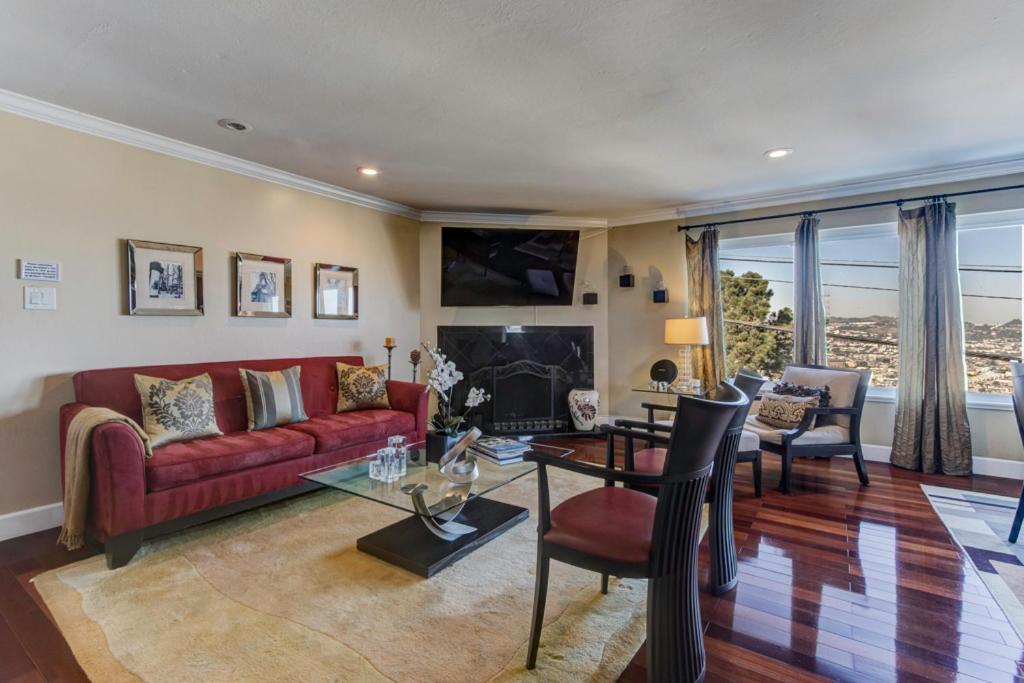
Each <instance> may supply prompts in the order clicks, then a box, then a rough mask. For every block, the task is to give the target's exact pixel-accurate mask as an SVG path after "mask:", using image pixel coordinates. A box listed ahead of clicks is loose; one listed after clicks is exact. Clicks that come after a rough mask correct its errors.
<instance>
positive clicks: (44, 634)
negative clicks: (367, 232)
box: [0, 440, 1024, 683]
mask: <svg viewBox="0 0 1024 683" xmlns="http://www.w3.org/2000/svg"><path fill="white" fill-rule="evenodd" d="M560 443H562V444H565V443H566V442H565V441H564V440H560ZM574 446H575V447H576V448H577V449H578V450H579V453H580V456H581V457H583V458H586V459H595V460H598V461H600V460H603V446H602V445H600V444H599V443H598V442H595V441H585V440H580V441H578V442H574ZM868 468H869V473H870V476H871V486H870V487H868V488H867V489H862V488H861V487H860V486H859V485H858V483H857V477H856V474H855V473H854V469H853V464H852V463H851V462H850V461H849V460H845V459H839V458H836V459H834V460H831V461H829V460H799V461H798V462H797V464H796V465H795V469H794V480H793V481H794V492H793V495H791V496H783V495H781V494H780V493H778V492H777V491H775V490H773V487H774V486H775V485H776V483H777V482H778V476H779V467H778V459H777V458H775V457H773V456H771V455H766V456H765V475H764V476H765V495H764V497H763V498H760V499H758V498H755V497H754V494H753V486H752V484H751V476H750V465H740V466H739V468H738V470H737V476H736V488H737V491H736V506H735V526H736V542H737V549H738V555H739V560H740V581H739V586H738V587H737V588H736V590H734V591H732V592H731V593H729V594H727V595H725V596H722V597H719V598H714V597H711V596H710V595H708V594H707V593H702V596H701V610H702V616H703V620H704V623H705V646H706V648H707V654H708V675H707V680H708V681H709V682H710V681H820V680H830V679H831V680H843V681H870V680H879V681H894V680H900V681H953V680H957V681H1004V680H1005V681H1012V680H1017V679H1024V644H1022V643H1021V641H1020V640H1019V639H1018V637H1017V635H1016V633H1015V632H1014V631H1013V629H1012V628H1011V627H1010V625H1009V623H1008V622H1007V621H1006V618H1005V617H1004V616H1003V614H1002V612H1001V611H1000V610H999V607H998V605H996V603H995V601H994V600H993V599H992V598H991V596H990V595H989V594H988V592H987V590H986V589H985V587H984V585H983V584H982V583H981V580H980V578H979V577H978V576H977V574H976V573H975V572H974V570H973V568H972V567H971V565H970V562H969V561H968V560H967V558H966V557H964V556H963V555H962V554H961V553H960V551H959V550H958V548H957V546H956V545H955V544H954V542H953V541H952V539H950V538H949V535H948V534H947V533H946V531H945V528H944V527H943V526H942V523H941V522H940V521H939V519H938V517H937V516H936V515H935V513H934V512H933V511H932V508H931V506H930V505H929V504H928V501H927V500H926V499H925V497H924V494H922V493H921V489H920V486H919V485H920V484H921V483H931V484H935V485H939V486H947V487H951V488H967V489H973V490H976V491H985V492H988V493H996V494H1001V495H1010V496H1016V495H1017V493H1018V491H1019V484H1018V483H1017V482H1013V481H1009V480H1004V479H994V478H990V477H974V478H972V479H962V478H956V477H941V476H925V475H920V474H915V473H911V472H905V471H902V470H896V469H893V468H890V467H889V466H888V465H882V464H875V463H871V464H869V465H868ZM56 537H57V532H56V530H50V531H44V532H40V533H38V534H32V535H31V536H24V537H21V538H17V539H12V540H9V541H4V542H2V543H0V615H2V619H0V680H2V681H26V682H27V681H82V680H86V678H85V675H84V673H83V672H82V670H81V668H80V667H79V666H78V664H77V663H76V662H75V659H74V657H73V656H72V654H71V652H70V650H69V649H68V647H67V645H66V644H65V642H64V640H63V638H62V637H61V635H60V632H59V631H58V630H57V628H56V627H55V626H54V625H53V623H52V622H51V621H50V619H49V617H48V615H47V612H46V609H45V608H44V607H43V606H42V603H41V601H40V600H39V599H38V595H37V594H36V592H35V589H34V588H33V587H32V584H31V583H30V579H31V578H32V577H33V576H35V575H36V574H38V573H40V572H42V571H45V570H47V569H51V568H54V567H59V566H62V565H65V564H68V563H70V562H74V561H77V560H79V559H82V558H83V557H86V556H88V555H89V554H91V553H92V552H96V550H95V549H83V550H82V551H78V552H75V553H67V552H65V551H63V550H61V549H60V548H59V547H57V546H56V545H55V541H56ZM706 546H707V544H706V543H705V544H704V546H703V547H702V555H701V581H702V582H704V581H706V578H707V559H708V558H707V547H706ZM596 580H597V578H596V576H595V581H596ZM613 590H614V584H613ZM643 680H645V670H644V651H643V649H642V648H641V650H640V651H639V652H638V653H637V655H636V657H634V659H633V662H632V663H631V664H630V666H629V667H628V668H627V670H626V671H625V672H624V673H623V675H622V677H621V678H620V681H624V682H627V683H632V682H634V681H643Z"/></svg>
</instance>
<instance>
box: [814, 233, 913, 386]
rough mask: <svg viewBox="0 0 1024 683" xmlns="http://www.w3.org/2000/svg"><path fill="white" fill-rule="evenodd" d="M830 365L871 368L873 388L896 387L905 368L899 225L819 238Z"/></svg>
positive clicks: (820, 236)
mask: <svg viewBox="0 0 1024 683" xmlns="http://www.w3.org/2000/svg"><path fill="white" fill-rule="evenodd" d="M818 253H819V258H820V261H821V282H822V296H823V297H824V299H825V337H826V343H827V344H828V364H829V365H831V366H832V367H837V368H871V385H872V386H876V387H894V386H896V379H897V376H898V368H899V347H898V345H897V330H898V319H897V317H896V316H897V307H898V306H899V240H898V239H897V237H896V225H895V224H883V225H870V226H858V227H855V228H835V229H832V230H822V231H821V232H820V233H819V239H818Z"/></svg>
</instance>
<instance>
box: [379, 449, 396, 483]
mask: <svg viewBox="0 0 1024 683" xmlns="http://www.w3.org/2000/svg"><path fill="white" fill-rule="evenodd" d="M379 453H380V456H381V458H382V459H383V471H382V475H383V476H382V477H381V479H382V480H383V481H386V482H392V481H398V476H399V475H398V455H397V453H396V449H395V448H392V447H390V446H389V447H387V448H382V449H380V451H379Z"/></svg>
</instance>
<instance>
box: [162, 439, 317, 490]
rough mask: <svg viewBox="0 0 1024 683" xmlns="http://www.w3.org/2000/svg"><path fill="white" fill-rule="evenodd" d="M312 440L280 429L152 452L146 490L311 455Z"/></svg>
mask: <svg viewBox="0 0 1024 683" xmlns="http://www.w3.org/2000/svg"><path fill="white" fill-rule="evenodd" d="M315 445H316V443H315V441H314V440H313V437H311V436H309V435H307V434H303V433H301V432H296V431H293V430H290V429H284V428H283V427H275V428H273V429H261V430H259V431H255V432H235V433H234V434H225V435H224V436H211V437H209V438H206V439H195V440H193V441H179V442H177V443H171V444H167V445H166V446H161V447H160V448H157V449H154V450H153V457H152V458H149V459H147V460H146V488H147V490H149V491H163V490H164V489H169V488H174V487H175V486H181V485H182V484H188V483H190V482H193V481H196V480H198V479H205V478H206V477H213V476H216V475H219V474H227V473H229V472H237V471H238V470H244V469H249V468H250V467H259V466H261V465H266V464H268V463H273V462H280V461H282V460H291V459H292V458H301V457H303V456H307V455H312V453H313V447H314V446H315Z"/></svg>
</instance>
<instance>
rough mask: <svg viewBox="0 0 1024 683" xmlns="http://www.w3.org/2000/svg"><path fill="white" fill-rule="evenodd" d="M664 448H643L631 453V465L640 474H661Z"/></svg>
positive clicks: (663, 468) (663, 463)
mask: <svg viewBox="0 0 1024 683" xmlns="http://www.w3.org/2000/svg"><path fill="white" fill-rule="evenodd" d="M666 452H667V451H666V450H665V449H664V448H644V449H643V450H639V451H637V452H636V453H634V454H633V467H634V469H635V471H637V472H640V473H642V474H661V473H662V472H663V471H664V470H665V453H666Z"/></svg>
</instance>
